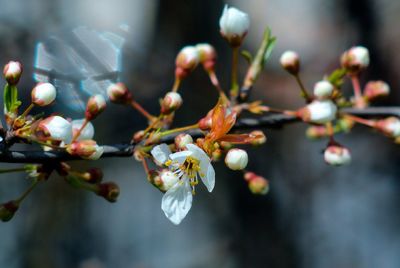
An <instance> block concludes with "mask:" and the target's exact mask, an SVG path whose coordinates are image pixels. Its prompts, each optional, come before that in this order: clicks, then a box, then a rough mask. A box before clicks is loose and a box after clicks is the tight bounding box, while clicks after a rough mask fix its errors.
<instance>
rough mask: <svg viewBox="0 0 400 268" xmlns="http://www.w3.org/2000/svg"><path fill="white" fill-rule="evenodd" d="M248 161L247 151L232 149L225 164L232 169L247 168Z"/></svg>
mask: <svg viewBox="0 0 400 268" xmlns="http://www.w3.org/2000/svg"><path fill="white" fill-rule="evenodd" d="M248 162H249V157H248V155H247V152H246V151H245V150H242V149H236V148H235V149H230V150H229V152H228V153H227V154H226V157H225V164H226V165H227V166H228V167H229V168H230V169H232V170H242V169H245V168H246V166H247V163H248Z"/></svg>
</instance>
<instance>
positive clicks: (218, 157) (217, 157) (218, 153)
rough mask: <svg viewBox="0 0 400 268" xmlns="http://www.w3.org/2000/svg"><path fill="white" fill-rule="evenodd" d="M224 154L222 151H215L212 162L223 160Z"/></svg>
mask: <svg viewBox="0 0 400 268" xmlns="http://www.w3.org/2000/svg"><path fill="white" fill-rule="evenodd" d="M222 155H223V152H222V150H221V149H215V150H213V151H212V161H219V160H221V158H222Z"/></svg>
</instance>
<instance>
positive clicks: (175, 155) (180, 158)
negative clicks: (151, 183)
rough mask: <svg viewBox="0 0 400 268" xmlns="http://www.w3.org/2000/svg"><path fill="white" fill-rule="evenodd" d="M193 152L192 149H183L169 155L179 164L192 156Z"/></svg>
mask: <svg viewBox="0 0 400 268" xmlns="http://www.w3.org/2000/svg"><path fill="white" fill-rule="evenodd" d="M192 154H193V153H192V152H191V151H181V152H177V153H173V154H171V155H170V156H169V158H171V160H172V161H177V162H178V163H179V164H183V162H185V160H186V158H187V157H188V156H191V155H192Z"/></svg>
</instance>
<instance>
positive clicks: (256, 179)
mask: <svg viewBox="0 0 400 268" xmlns="http://www.w3.org/2000/svg"><path fill="white" fill-rule="evenodd" d="M244 179H245V180H246V181H247V183H248V186H249V189H250V191H251V192H252V193H253V194H261V195H265V194H267V193H268V191H269V182H268V180H267V179H265V178H264V177H262V176H259V175H257V174H256V173H254V172H246V173H245V174H244Z"/></svg>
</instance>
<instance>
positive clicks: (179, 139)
mask: <svg viewBox="0 0 400 268" xmlns="http://www.w3.org/2000/svg"><path fill="white" fill-rule="evenodd" d="M189 143H193V138H192V136H190V135H189V134H186V133H181V134H179V135H178V136H176V137H175V147H176V148H177V149H178V150H184V149H186V145H187V144H189Z"/></svg>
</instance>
